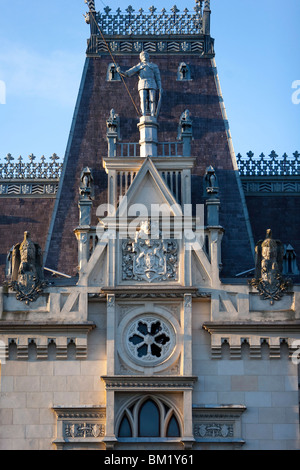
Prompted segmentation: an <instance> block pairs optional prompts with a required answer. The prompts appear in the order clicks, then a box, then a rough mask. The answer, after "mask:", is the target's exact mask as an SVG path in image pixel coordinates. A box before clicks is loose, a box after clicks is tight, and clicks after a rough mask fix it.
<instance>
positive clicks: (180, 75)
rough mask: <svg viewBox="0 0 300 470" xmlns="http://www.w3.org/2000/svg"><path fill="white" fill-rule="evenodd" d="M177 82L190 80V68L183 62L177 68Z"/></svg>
mask: <svg viewBox="0 0 300 470" xmlns="http://www.w3.org/2000/svg"><path fill="white" fill-rule="evenodd" d="M177 80H179V81H185V80H191V71H190V67H189V66H188V65H187V64H186V63H185V62H181V64H179V67H178V70H177Z"/></svg>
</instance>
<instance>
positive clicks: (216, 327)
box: [202, 320, 300, 334]
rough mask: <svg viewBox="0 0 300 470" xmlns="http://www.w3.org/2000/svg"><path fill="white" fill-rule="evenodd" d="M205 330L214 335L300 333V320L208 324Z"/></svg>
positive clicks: (204, 327) (205, 324) (204, 326)
mask: <svg viewBox="0 0 300 470" xmlns="http://www.w3.org/2000/svg"><path fill="white" fill-rule="evenodd" d="M202 327H203V329H204V330H206V331H208V332H209V333H210V334H214V333H226V332H227V333H228V332H231V333H243V334H245V333H246V332H249V333H258V334H259V333H267V332H269V333H300V320H295V321H284V322H280V321H278V322H274V321H270V322H263V321H261V322H259V321H257V322H254V321H253V322H230V321H228V322H206V323H204V324H203V325H202Z"/></svg>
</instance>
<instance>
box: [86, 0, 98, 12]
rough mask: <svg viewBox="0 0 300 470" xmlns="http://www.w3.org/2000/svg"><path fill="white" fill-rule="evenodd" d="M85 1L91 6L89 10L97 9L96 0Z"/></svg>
mask: <svg viewBox="0 0 300 470" xmlns="http://www.w3.org/2000/svg"><path fill="white" fill-rule="evenodd" d="M84 3H86V4H87V5H88V6H89V10H90V11H91V12H93V13H94V12H95V11H96V9H95V0H84Z"/></svg>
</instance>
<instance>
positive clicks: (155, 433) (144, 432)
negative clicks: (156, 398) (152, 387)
mask: <svg viewBox="0 0 300 470" xmlns="http://www.w3.org/2000/svg"><path fill="white" fill-rule="evenodd" d="M159 436H160V413H159V409H158V407H157V405H156V404H155V403H154V402H153V401H152V400H147V401H146V402H145V403H144V404H143V405H142V407H141V408H140V411H139V435H138V437H159Z"/></svg>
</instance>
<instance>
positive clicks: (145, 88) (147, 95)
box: [117, 51, 162, 117]
mask: <svg viewBox="0 0 300 470" xmlns="http://www.w3.org/2000/svg"><path fill="white" fill-rule="evenodd" d="M140 60H141V62H140V63H139V64H137V65H135V66H134V67H132V68H131V69H129V70H127V71H126V72H122V71H121V68H120V67H117V72H118V73H119V74H120V75H123V76H124V77H132V76H133V75H136V74H138V76H139V86H138V90H139V94H140V102H141V111H142V115H143V116H146V114H150V115H151V116H155V117H157V116H158V114H159V111H160V105H161V98H162V87H161V77H160V72H159V68H158V66H157V65H155V64H153V63H152V62H150V61H149V54H148V52H145V51H143V52H141V54H140Z"/></svg>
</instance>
